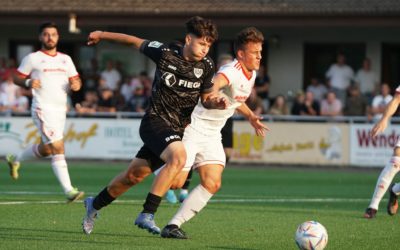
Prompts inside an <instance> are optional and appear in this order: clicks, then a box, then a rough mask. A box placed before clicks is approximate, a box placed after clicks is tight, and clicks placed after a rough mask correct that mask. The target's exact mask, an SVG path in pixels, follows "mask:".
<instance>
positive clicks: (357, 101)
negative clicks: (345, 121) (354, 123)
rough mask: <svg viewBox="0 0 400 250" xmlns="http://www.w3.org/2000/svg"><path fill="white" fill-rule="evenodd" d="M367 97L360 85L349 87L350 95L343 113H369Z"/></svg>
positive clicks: (355, 114)
mask: <svg viewBox="0 0 400 250" xmlns="http://www.w3.org/2000/svg"><path fill="white" fill-rule="evenodd" d="M367 103H368V101H367V98H366V97H365V96H363V95H361V92H360V88H359V87H358V85H353V86H351V87H350V88H349V96H348V97H347V99H346V104H345V106H344V110H343V113H344V115H346V116H365V115H367V106H368V104H367Z"/></svg>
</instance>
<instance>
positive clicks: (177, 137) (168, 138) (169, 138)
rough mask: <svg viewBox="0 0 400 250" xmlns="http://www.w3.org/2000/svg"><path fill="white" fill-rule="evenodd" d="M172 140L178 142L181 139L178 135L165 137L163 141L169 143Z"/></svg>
mask: <svg viewBox="0 0 400 250" xmlns="http://www.w3.org/2000/svg"><path fill="white" fill-rule="evenodd" d="M174 139H178V140H180V139H181V137H180V136H179V135H170V136H168V137H165V141H166V142H169V141H170V140H174Z"/></svg>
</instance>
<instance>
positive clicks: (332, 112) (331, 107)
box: [321, 91, 342, 116]
mask: <svg viewBox="0 0 400 250" xmlns="http://www.w3.org/2000/svg"><path fill="white" fill-rule="evenodd" d="M321 115H322V116H339V115H342V102H341V101H340V100H339V99H337V98H336V94H335V92H333V91H329V92H328V93H327V94H326V98H325V99H324V100H322V102H321Z"/></svg>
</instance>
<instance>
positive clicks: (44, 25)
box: [39, 22, 58, 34]
mask: <svg viewBox="0 0 400 250" xmlns="http://www.w3.org/2000/svg"><path fill="white" fill-rule="evenodd" d="M46 28H55V29H57V31H58V26H57V24H56V23H55V22H45V23H42V24H41V25H40V26H39V34H41V33H42V32H43V30H44V29H46Z"/></svg>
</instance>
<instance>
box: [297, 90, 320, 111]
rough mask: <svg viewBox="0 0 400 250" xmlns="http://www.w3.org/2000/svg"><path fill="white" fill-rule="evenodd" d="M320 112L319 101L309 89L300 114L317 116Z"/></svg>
mask: <svg viewBox="0 0 400 250" xmlns="http://www.w3.org/2000/svg"><path fill="white" fill-rule="evenodd" d="M319 113H320V106H319V102H318V101H316V100H314V94H313V92H311V91H307V92H306V95H305V100H304V105H303V106H302V107H301V108H300V115H309V116H317V115H319Z"/></svg>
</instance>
